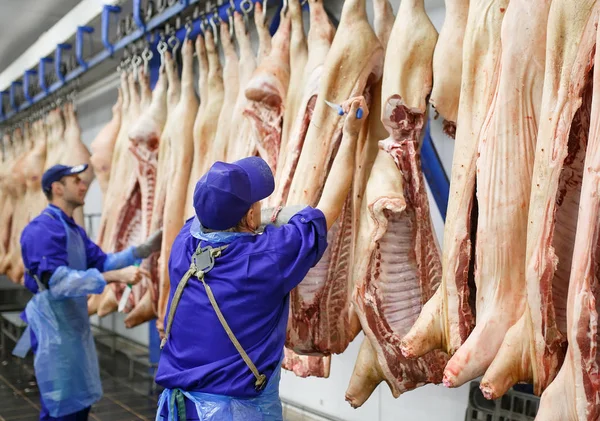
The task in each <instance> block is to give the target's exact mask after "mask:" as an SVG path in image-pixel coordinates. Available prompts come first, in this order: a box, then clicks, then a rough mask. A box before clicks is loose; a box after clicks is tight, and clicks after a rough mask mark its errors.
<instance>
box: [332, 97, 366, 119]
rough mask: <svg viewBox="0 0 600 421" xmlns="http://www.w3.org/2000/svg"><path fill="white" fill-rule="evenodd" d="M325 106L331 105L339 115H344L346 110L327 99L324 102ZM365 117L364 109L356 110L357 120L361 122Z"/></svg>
mask: <svg viewBox="0 0 600 421" xmlns="http://www.w3.org/2000/svg"><path fill="white" fill-rule="evenodd" d="M324 101H325V104H327V105H329V106H330V107H331V108H333V109H334V110H335V111H337V113H338V115H340V116H341V115H344V114H345V113H344V109H343V108H342V106H341V105H338V104H334V103H333V102H330V101H327V100H326V99H325V100H324ZM362 116H363V109H362V108H359V109H358V110H356V118H358V119H359V120H360V119H361V118H362Z"/></svg>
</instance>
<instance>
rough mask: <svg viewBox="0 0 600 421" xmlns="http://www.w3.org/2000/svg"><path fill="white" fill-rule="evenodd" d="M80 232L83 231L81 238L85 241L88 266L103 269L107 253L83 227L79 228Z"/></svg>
mask: <svg viewBox="0 0 600 421" xmlns="http://www.w3.org/2000/svg"><path fill="white" fill-rule="evenodd" d="M79 232H80V233H81V238H83V241H84V242H85V256H86V258H87V265H88V268H89V269H91V268H94V269H98V270H99V271H101V272H102V271H103V268H104V262H105V261H106V253H104V252H103V251H102V249H101V248H100V247H99V246H98V245H97V244H96V243H94V242H93V241H92V240H90V237H88V235H87V233H86V232H85V230H84V229H83V228H81V227H80V228H79Z"/></svg>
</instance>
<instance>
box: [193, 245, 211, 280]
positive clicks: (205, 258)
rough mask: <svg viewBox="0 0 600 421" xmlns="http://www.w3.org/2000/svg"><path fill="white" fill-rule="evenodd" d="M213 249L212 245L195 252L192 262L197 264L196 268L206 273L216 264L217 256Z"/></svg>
mask: <svg viewBox="0 0 600 421" xmlns="http://www.w3.org/2000/svg"><path fill="white" fill-rule="evenodd" d="M212 250H213V248H212V247H211V246H206V247H203V248H201V249H197V250H196V251H195V252H194V254H193V255H192V264H193V265H194V266H196V270H198V271H202V272H204V273H206V272H209V271H210V270H211V269H212V268H213V267H214V266H215V258H214V256H213V253H212Z"/></svg>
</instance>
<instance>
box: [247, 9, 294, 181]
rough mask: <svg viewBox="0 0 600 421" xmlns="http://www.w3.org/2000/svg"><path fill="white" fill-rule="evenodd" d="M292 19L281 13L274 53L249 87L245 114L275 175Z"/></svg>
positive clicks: (273, 44) (266, 58)
mask: <svg viewBox="0 0 600 421" xmlns="http://www.w3.org/2000/svg"><path fill="white" fill-rule="evenodd" d="M290 25H291V23H290V16H289V13H285V12H284V11H282V13H281V20H280V23H279V27H278V28H277V32H276V33H275V36H273V42H272V48H271V52H270V53H269V55H268V56H266V57H265V58H264V59H263V60H262V61H261V62H260V64H259V65H258V67H257V68H256V70H255V71H254V74H253V75H252V78H251V79H250V81H249V82H248V85H247V86H246V90H245V93H246V98H247V99H248V103H247V105H246V109H245V110H244V112H243V115H244V116H245V117H246V118H248V119H250V122H251V125H250V126H251V128H252V129H251V130H252V136H253V137H254V140H253V141H251V142H253V143H254V144H256V147H257V149H258V152H259V154H260V156H261V157H262V158H263V159H264V160H265V161H266V162H267V164H269V167H271V171H273V173H275V172H276V169H277V158H278V157H279V146H280V143H281V130H282V129H283V116H284V113H285V102H286V97H287V90H288V85H289V83H290V30H291V27H290Z"/></svg>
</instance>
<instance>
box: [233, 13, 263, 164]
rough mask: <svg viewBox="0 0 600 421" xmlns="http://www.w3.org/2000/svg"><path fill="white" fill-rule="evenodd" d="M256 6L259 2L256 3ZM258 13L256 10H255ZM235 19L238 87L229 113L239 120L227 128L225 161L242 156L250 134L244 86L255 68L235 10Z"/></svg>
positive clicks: (235, 119) (241, 20)
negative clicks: (238, 56) (227, 137)
mask: <svg viewBox="0 0 600 421" xmlns="http://www.w3.org/2000/svg"><path fill="white" fill-rule="evenodd" d="M256 5H257V6H258V5H259V3H256ZM256 13H258V12H256ZM233 19H234V21H235V36H236V38H237V42H238V45H239V50H240V59H239V66H240V67H239V70H238V74H239V89H238V95H237V98H236V101H235V106H234V107H233V111H232V113H231V118H232V121H234V122H239V124H233V125H232V127H231V128H230V129H229V139H228V140H227V158H226V160H227V162H233V161H236V160H238V159H241V158H244V156H243V155H242V154H243V153H244V152H245V151H246V149H247V148H248V146H247V145H244V144H243V143H244V141H245V140H246V139H247V138H248V136H249V135H250V134H251V129H250V122H249V121H248V120H247V119H246V118H244V117H243V112H244V110H245V109H246V103H247V102H248V100H247V99H246V91H245V88H246V86H247V85H248V82H249V81H250V78H251V77H252V74H253V73H254V70H255V69H256V57H255V55H254V51H253V50H252V42H251V40H250V34H249V33H248V30H247V28H246V25H245V23H244V20H243V19H242V15H240V14H239V13H238V12H235V13H234V15H233Z"/></svg>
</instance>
